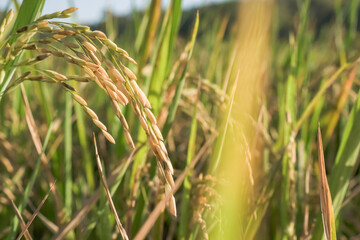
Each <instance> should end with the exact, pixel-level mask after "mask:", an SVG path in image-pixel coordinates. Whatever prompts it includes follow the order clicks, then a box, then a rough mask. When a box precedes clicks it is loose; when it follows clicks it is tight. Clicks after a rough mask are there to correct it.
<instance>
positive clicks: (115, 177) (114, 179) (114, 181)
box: [52, 151, 135, 239]
mask: <svg viewBox="0 0 360 240" xmlns="http://www.w3.org/2000/svg"><path fill="white" fill-rule="evenodd" d="M134 154H135V151H133V152H132V153H131V154H130V155H129V157H128V158H127V160H126V161H125V162H124V163H122V164H121V165H120V166H118V167H117V168H116V169H114V170H113V171H112V172H111V175H110V176H109V177H108V179H107V182H108V183H109V185H110V186H111V187H110V189H111V190H110V192H111V196H113V195H114V193H115V191H116V189H117V188H118V186H119V185H120V183H121V182H122V180H123V177H124V175H125V172H126V170H127V169H128V167H129V165H130V163H131V162H132V159H133V157H134ZM100 188H101V187H99V188H98V189H97V190H96V191H94V193H93V195H92V197H91V198H90V199H88V200H87V201H86V202H85V203H84V204H83V207H82V208H81V209H80V210H78V211H77V212H76V213H74V214H73V216H72V218H71V220H70V221H69V222H68V223H67V224H65V225H63V226H62V228H61V229H59V231H58V232H57V233H56V234H55V235H54V236H53V237H52V239H64V238H65V237H66V235H67V234H68V233H69V232H70V231H71V230H73V229H74V228H75V227H77V226H78V225H79V224H80V223H81V222H82V221H83V219H84V218H85V217H86V214H87V213H88V212H90V211H91V210H92V209H93V207H94V205H95V204H96V203H97V201H98V200H99V197H100Z"/></svg>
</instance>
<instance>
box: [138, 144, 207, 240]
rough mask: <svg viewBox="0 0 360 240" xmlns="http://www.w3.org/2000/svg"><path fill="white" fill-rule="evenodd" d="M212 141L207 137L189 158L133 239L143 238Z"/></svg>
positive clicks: (140, 239) (139, 239)
mask: <svg viewBox="0 0 360 240" xmlns="http://www.w3.org/2000/svg"><path fill="white" fill-rule="evenodd" d="M212 142H213V139H208V140H207V142H206V143H205V144H204V145H203V146H202V148H201V149H200V150H199V151H198V153H197V154H196V156H195V157H194V158H193V159H192V160H191V163H190V164H189V165H188V167H187V168H186V169H185V170H184V171H183V172H182V173H181V174H180V175H179V177H178V178H177V179H176V181H175V186H174V187H173V188H172V189H171V191H169V192H168V194H166V195H165V196H164V197H163V199H162V200H161V201H160V202H159V203H158V204H157V205H156V207H155V208H154V210H153V211H152V212H151V214H150V215H149V217H148V218H147V219H146V221H145V223H144V224H143V225H142V226H141V229H140V230H139V232H138V233H137V234H136V236H135V237H134V240H142V239H145V237H146V235H147V234H148V233H149V231H150V229H151V227H152V226H153V225H154V223H155V222H156V220H157V218H158V217H159V216H160V214H161V213H162V212H163V209H164V208H165V205H166V203H167V202H169V200H170V198H171V196H172V195H173V194H174V193H175V192H176V191H177V190H178V189H179V188H180V186H181V184H182V183H183V181H184V180H185V177H186V176H187V174H188V173H189V171H191V170H192V169H193V168H194V167H195V165H196V163H197V162H198V161H199V160H200V159H201V157H202V155H203V154H204V153H205V152H206V151H207V150H208V147H209V146H211V144H212Z"/></svg>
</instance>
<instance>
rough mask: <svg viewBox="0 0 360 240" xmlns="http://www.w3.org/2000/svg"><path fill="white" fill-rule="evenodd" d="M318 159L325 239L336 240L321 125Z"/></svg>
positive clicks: (318, 135)
mask: <svg viewBox="0 0 360 240" xmlns="http://www.w3.org/2000/svg"><path fill="white" fill-rule="evenodd" d="M317 137H318V159H319V168H320V205H321V212H322V220H323V225H324V232H325V237H326V239H327V240H336V226H335V218H334V211H333V206H332V201H331V194H330V189H329V185H328V181H327V178H326V170H325V159H324V150H323V145H322V138H321V130H320V124H319V125H318V134H317Z"/></svg>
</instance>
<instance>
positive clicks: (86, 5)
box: [0, 0, 224, 24]
mask: <svg viewBox="0 0 360 240" xmlns="http://www.w3.org/2000/svg"><path fill="white" fill-rule="evenodd" d="M9 1H10V0H0V9H4V8H5V7H6V6H7V5H8V2H9ZM149 2H150V0H46V2H45V6H44V9H43V14H46V13H53V12H56V11H60V10H64V9H66V8H69V7H77V8H79V10H78V11H77V19H78V20H79V22H80V23H82V24H94V23H97V22H99V21H100V20H101V19H102V18H103V14H104V11H105V10H106V9H111V11H112V12H113V13H114V14H115V15H127V14H129V13H130V12H131V10H132V9H134V8H135V9H144V8H146V7H147V6H148V4H149ZM162 2H163V6H164V7H166V6H167V5H168V4H169V2H170V0H163V1H162ZM217 2H224V0H182V7H183V8H184V9H188V8H196V7H199V6H202V5H208V4H212V3H217Z"/></svg>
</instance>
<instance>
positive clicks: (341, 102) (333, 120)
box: [325, 65, 358, 142]
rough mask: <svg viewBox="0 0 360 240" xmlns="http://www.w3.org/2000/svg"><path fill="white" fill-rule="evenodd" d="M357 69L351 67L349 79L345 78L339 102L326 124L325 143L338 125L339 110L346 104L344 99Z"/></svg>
mask: <svg viewBox="0 0 360 240" xmlns="http://www.w3.org/2000/svg"><path fill="white" fill-rule="evenodd" d="M357 68H358V66H357V65H355V66H354V67H353V69H352V70H351V72H350V74H349V77H348V78H347V80H346V82H345V84H344V89H343V91H342V93H341V95H340V98H339V101H338V103H337V105H336V110H335V112H334V113H333V114H332V116H331V117H330V122H329V124H328V127H327V130H326V133H325V139H326V141H325V142H327V141H328V140H329V139H330V137H331V136H332V134H333V132H334V129H335V127H336V124H337V123H338V120H339V117H340V113H341V110H342V109H343V107H344V105H345V103H346V99H347V97H348V95H349V92H350V90H351V86H352V84H353V82H354V79H355V76H356V72H357Z"/></svg>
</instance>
